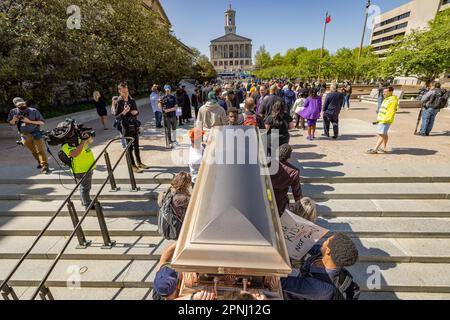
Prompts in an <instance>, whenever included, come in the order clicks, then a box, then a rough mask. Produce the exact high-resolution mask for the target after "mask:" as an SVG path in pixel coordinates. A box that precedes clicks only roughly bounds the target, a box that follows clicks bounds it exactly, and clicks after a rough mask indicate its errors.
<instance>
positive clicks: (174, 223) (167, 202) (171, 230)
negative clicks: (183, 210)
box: [158, 190, 183, 240]
mask: <svg viewBox="0 0 450 320" xmlns="http://www.w3.org/2000/svg"><path fill="white" fill-rule="evenodd" d="M173 196H174V194H173V193H172V192H171V191H170V190H168V191H167V192H165V194H164V195H163V199H162V203H161V207H160V209H159V215H158V232H159V234H160V235H161V236H162V237H164V238H165V239H166V240H178V236H179V235H180V231H181V227H182V225H183V221H182V220H181V219H180V218H179V217H178V216H177V215H176V214H175V212H174V210H173V207H172V200H173Z"/></svg>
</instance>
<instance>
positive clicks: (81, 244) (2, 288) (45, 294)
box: [0, 137, 139, 300]
mask: <svg viewBox="0 0 450 320" xmlns="http://www.w3.org/2000/svg"><path fill="white" fill-rule="evenodd" d="M121 139H126V140H127V141H128V143H127V145H126V147H125V148H124V151H123V152H122V154H121V156H120V158H119V159H118V160H117V162H116V163H115V165H114V167H112V166H111V159H110V157H109V154H108V152H107V149H108V148H109V147H110V146H111V144H112V143H113V142H116V141H119V140H121ZM133 142H134V139H133V138H127V137H125V138H117V139H113V140H111V141H110V142H109V143H108V144H107V145H106V146H105V147H104V148H103V150H102V152H101V153H100V154H99V156H98V157H97V159H96V160H95V161H94V163H93V164H92V165H91V167H90V169H89V171H91V170H92V169H93V168H94V166H96V164H97V162H98V161H99V160H100V159H101V158H102V156H104V157H105V163H106V168H107V170H108V177H107V178H106V180H105V181H104V182H103V184H102V186H101V187H100V189H99V191H98V192H97V194H96V195H95V197H94V199H93V200H92V201H91V203H90V204H89V206H88V208H87V209H86V211H85V212H84V214H83V216H82V217H81V218H80V219H79V218H78V214H77V212H76V210H75V206H74V204H73V202H72V200H71V198H72V196H73V195H74V194H75V192H76V191H77V190H78V188H79V187H80V185H81V184H82V183H83V182H84V181H85V179H86V178H87V176H86V175H85V176H84V177H83V179H81V180H80V181H79V182H78V183H77V185H76V187H75V188H74V189H73V190H72V192H71V193H70V194H69V195H68V196H67V198H66V199H65V200H64V202H63V203H62V204H61V206H60V207H59V209H58V210H57V211H56V213H55V214H54V215H53V216H52V217H51V219H50V220H49V221H48V223H47V225H46V226H45V227H44V229H43V230H42V231H41V232H40V233H39V235H38V236H37V238H36V239H35V240H34V242H33V243H32V244H31V246H30V248H29V249H28V250H27V251H26V252H25V253H24V254H23V256H22V257H21V259H20V260H19V261H18V262H17V264H16V265H15V266H14V268H13V269H12V270H11V272H10V273H9V274H8V276H7V277H6V278H5V280H3V282H2V284H1V285H0V293H1V294H2V296H3V298H4V299H5V300H11V298H12V299H13V300H18V299H19V298H18V296H17V294H16V293H15V291H14V289H13V288H12V286H10V285H9V284H8V282H9V281H10V280H11V278H12V277H13V276H14V274H15V273H16V272H17V270H18V269H19V268H20V266H21V265H22V263H23V262H24V261H25V260H26V258H27V257H28V256H29V254H30V253H31V251H32V250H33V249H34V247H35V246H36V245H37V243H38V242H39V240H40V239H41V238H42V237H43V236H44V234H45V233H46V232H47V230H48V229H49V228H50V226H51V225H52V223H53V222H54V221H55V219H56V218H57V217H58V216H59V214H60V213H61V211H62V210H63V209H64V207H65V206H66V205H67V209H68V211H69V215H70V218H71V220H72V223H73V226H74V230H73V232H72V233H71V234H70V237H69V238H68V239H67V241H66V243H65V244H64V246H63V248H62V249H61V251H60V252H59V254H58V255H57V256H56V258H55V259H54V261H53V263H52V265H51V266H50V268H49V269H48V271H47V272H46V273H45V276H44V278H43V279H42V281H41V282H40V283H39V285H38V287H37V288H36V290H35V291H34V293H33V295H32V296H31V300H34V299H35V298H36V297H37V295H38V294H39V295H40V297H41V299H42V300H47V299H49V300H53V295H52V294H51V292H50V289H49V288H48V287H47V286H46V285H45V283H46V281H47V279H48V278H49V276H50V275H51V273H52V272H53V270H54V268H55V267H56V265H57V264H58V262H59V260H60V259H61V258H62V256H63V254H64V252H65V251H66V249H67V247H68V246H69V244H70V242H71V241H72V239H73V238H74V237H75V236H76V237H77V240H78V246H77V248H87V247H88V246H89V245H90V244H91V242H90V241H87V240H86V237H85V235H84V231H83V229H82V227H81V225H82V224H83V222H84V220H85V219H86V217H87V216H88V215H89V212H90V211H91V209H92V208H95V211H96V215H97V219H98V222H99V225H100V231H101V234H102V238H103V242H104V248H112V247H113V246H114V245H115V242H114V241H112V240H111V238H110V236H109V231H108V228H107V225H106V222H105V216H104V214H103V209H102V206H101V204H100V203H99V202H98V198H99V196H100V194H101V193H102V192H103V189H104V188H105V186H106V185H107V184H108V182H109V183H110V185H111V189H112V191H118V190H119V189H118V187H117V184H116V180H115V178H114V171H115V170H116V169H117V167H118V165H119V163H120V162H121V161H122V159H123V157H124V155H126V158H127V166H128V172H129V175H130V183H131V189H132V190H133V191H138V190H139V189H138V187H137V185H136V179H135V177H134V173H133V168H132V164H131V157H130V154H129V149H130V147H131V145H132V144H133ZM89 171H88V172H89Z"/></svg>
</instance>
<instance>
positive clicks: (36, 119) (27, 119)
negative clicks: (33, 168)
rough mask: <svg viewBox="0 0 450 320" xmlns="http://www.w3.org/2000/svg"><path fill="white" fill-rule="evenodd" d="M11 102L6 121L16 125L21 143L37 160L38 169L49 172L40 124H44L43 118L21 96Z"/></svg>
mask: <svg viewBox="0 0 450 320" xmlns="http://www.w3.org/2000/svg"><path fill="white" fill-rule="evenodd" d="M13 103H14V105H15V108H14V109H12V110H11V111H10V112H9V115H8V122H9V123H10V124H11V125H12V126H17V129H18V130H19V133H20V135H21V136H22V141H23V144H24V145H25V146H26V147H27V148H28V149H30V151H31V153H32V154H33V157H34V159H36V161H37V162H38V169H41V172H42V173H44V174H46V173H49V172H50V170H49V168H48V159H47V155H46V153H45V148H44V141H43V139H42V131H41V125H44V124H45V122H44V118H43V117H42V115H41V113H40V112H39V111H38V110H37V109H35V108H29V107H28V106H27V104H26V102H25V100H23V99H22V98H19V97H17V98H14V100H13Z"/></svg>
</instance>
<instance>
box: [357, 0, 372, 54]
mask: <svg viewBox="0 0 450 320" xmlns="http://www.w3.org/2000/svg"><path fill="white" fill-rule="evenodd" d="M370 5H371V0H367V4H366V17H365V19H364V27H363V32H362V37H361V46H360V47H359V54H358V59H361V55H362V49H363V46H364V37H365V35H366V28H367V19H368V18H369V7H370Z"/></svg>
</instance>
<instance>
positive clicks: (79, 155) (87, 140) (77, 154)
mask: <svg viewBox="0 0 450 320" xmlns="http://www.w3.org/2000/svg"><path fill="white" fill-rule="evenodd" d="M76 140H77V142H76V144H73V143H69V142H67V143H64V144H63V145H61V151H62V152H64V153H65V154H66V156H67V157H69V159H70V162H71V165H70V169H71V170H72V173H73V174H74V176H75V179H76V180H77V182H79V181H81V180H82V179H83V178H84V176H86V178H85V180H84V181H83V183H82V184H81V185H80V195H81V203H82V204H83V206H84V207H85V208H86V209H87V208H88V207H89V205H90V204H91V202H92V200H91V196H90V191H91V187H92V175H93V172H94V169H95V168H96V166H93V167H92V169H91V166H92V164H93V163H94V162H95V158H94V154H93V153H92V150H91V148H90V147H89V145H90V144H92V143H94V137H93V135H92V134H89V133H84V134H83V135H82V136H78V135H77V137H76ZM90 169H91V170H90Z"/></svg>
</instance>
